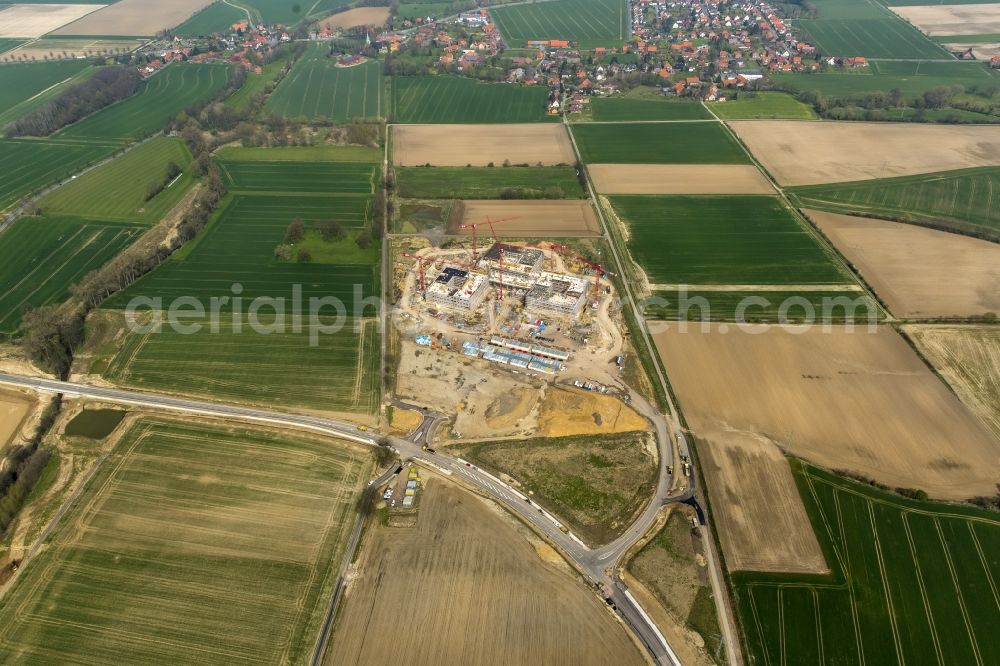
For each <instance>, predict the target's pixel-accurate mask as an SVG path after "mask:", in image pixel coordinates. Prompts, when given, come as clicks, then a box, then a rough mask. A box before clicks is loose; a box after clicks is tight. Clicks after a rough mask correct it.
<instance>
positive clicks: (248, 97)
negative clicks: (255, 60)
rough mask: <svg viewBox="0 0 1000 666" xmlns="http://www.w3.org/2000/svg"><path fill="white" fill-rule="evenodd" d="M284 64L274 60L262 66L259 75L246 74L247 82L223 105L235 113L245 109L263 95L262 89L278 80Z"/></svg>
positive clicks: (284, 60) (282, 61) (283, 60)
mask: <svg viewBox="0 0 1000 666" xmlns="http://www.w3.org/2000/svg"><path fill="white" fill-rule="evenodd" d="M286 62H287V61H286V59H284V58H282V59H281V60H275V61H274V62H272V63H270V64H268V65H264V67H263V69H262V71H261V73H260V74H255V73H253V72H247V80H246V82H245V83H244V84H243V87H242V88H240V89H239V90H237V91H236V92H234V93H233V94H232V95H230V96H229V97H227V98H226V101H225V102H224V104H225V105H226V106H228V107H230V108H232V109H236V110H237V111H243V110H244V109H246V108H247V107H248V106H250V105H251V104H252V103H253V102H254V101H256V98H257V96H258V95H261V94H263V93H264V89H265V88H266V87H267V85H268V84H269V83H272V82H273V81H275V80H276V79H277V78H278V76H279V75H280V74H281V70H282V69H284V67H285V63H286Z"/></svg>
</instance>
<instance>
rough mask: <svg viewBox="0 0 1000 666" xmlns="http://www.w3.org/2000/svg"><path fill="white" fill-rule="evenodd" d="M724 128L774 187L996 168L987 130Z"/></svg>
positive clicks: (800, 125) (999, 147) (794, 125)
mask: <svg viewBox="0 0 1000 666" xmlns="http://www.w3.org/2000/svg"><path fill="white" fill-rule="evenodd" d="M729 125H730V126H731V127H732V128H733V130H734V131H735V132H736V134H737V135H738V136H739V137H740V139H741V140H742V141H743V142H744V143H746V145H747V147H748V148H750V151H751V152H752V153H753V155H754V157H756V158H757V159H758V160H760V162H761V163H762V164H763V165H764V167H765V168H766V169H767V170H768V171H769V172H770V173H771V175H772V176H773V177H774V178H775V180H777V181H778V184H780V185H815V184H819V183H839V182H847V181H855V180H871V179H874V178H891V177H893V176H909V175H913V174H920V173H934V172H937V171H949V170H952V169H965V168H967V167H978V166H995V165H1000V131H997V128H996V127H990V126H975V125H965V126H962V125H930V124H916V123H856V122H826V121H794V120H744V121H733V122H730V123H729Z"/></svg>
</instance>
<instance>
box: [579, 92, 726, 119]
mask: <svg viewBox="0 0 1000 666" xmlns="http://www.w3.org/2000/svg"><path fill="white" fill-rule="evenodd" d="M590 107H591V114H592V116H593V119H594V120H596V121H599V122H618V121H622V120H708V119H711V118H712V114H710V113H709V112H708V110H707V109H706V108H705V107H704V106H702V105H701V103H699V102H690V101H674V100H668V99H667V98H665V97H661V98H659V99H655V98H654V99H649V98H630V97H607V98H605V97H594V98H593V99H591V100H590Z"/></svg>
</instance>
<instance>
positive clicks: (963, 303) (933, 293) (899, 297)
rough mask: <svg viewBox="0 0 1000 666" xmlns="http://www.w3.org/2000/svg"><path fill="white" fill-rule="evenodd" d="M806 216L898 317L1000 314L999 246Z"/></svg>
mask: <svg viewBox="0 0 1000 666" xmlns="http://www.w3.org/2000/svg"><path fill="white" fill-rule="evenodd" d="M806 213H807V214H808V215H809V217H810V218H811V219H812V220H813V222H815V223H816V225H817V226H819V228H820V229H821V230H822V231H823V233H824V234H826V236H827V237H828V238H829V239H830V240H831V241H832V242H833V244H834V245H836V246H837V249H838V250H840V251H841V252H842V253H843V254H844V255H845V256H846V257H847V258H848V259H849V260H850V261H851V263H852V264H854V266H855V267H856V268H857V270H858V271H859V272H860V273H861V275H862V276H863V277H864V278H865V280H867V281H868V283H869V284H870V285H871V286H872V288H873V289H875V291H876V292H877V293H878V295H879V296H880V297H881V298H882V300H883V301H884V302H885V303H886V304H887V305H888V306H889V309H890V310H891V311H892V313H893V314H894V315H896V316H897V317H915V318H928V317H966V316H969V315H981V314H983V313H986V312H1000V245H997V244H996V243H990V242H989V241H985V240H979V239H976V238H969V237H968V236H959V235H958V234H952V233H948V232H945V231H937V230H935V229H927V228H924V227H918V226H915V225H912V224H903V223H900V222H887V221H885V220H876V219H872V218H868V217H856V216H853V215H839V214H837V213H824V212H820V211H806Z"/></svg>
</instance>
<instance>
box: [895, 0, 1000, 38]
mask: <svg viewBox="0 0 1000 666" xmlns="http://www.w3.org/2000/svg"><path fill="white" fill-rule="evenodd" d="M889 9H891V10H892V11H893V12H895V13H896V14H899V15H900V16H902V17H903V18H904V19H906V20H907V21H909V22H910V23H912V24H913V25H915V26H917V28H919V29H920V30H921V31H922V32H924V33H926V34H928V35H931V36H938V35H992V34H996V33H998V32H1000V4H998V3H993V4H981V5H980V4H973V5H918V6H913V7H890V8H889Z"/></svg>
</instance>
